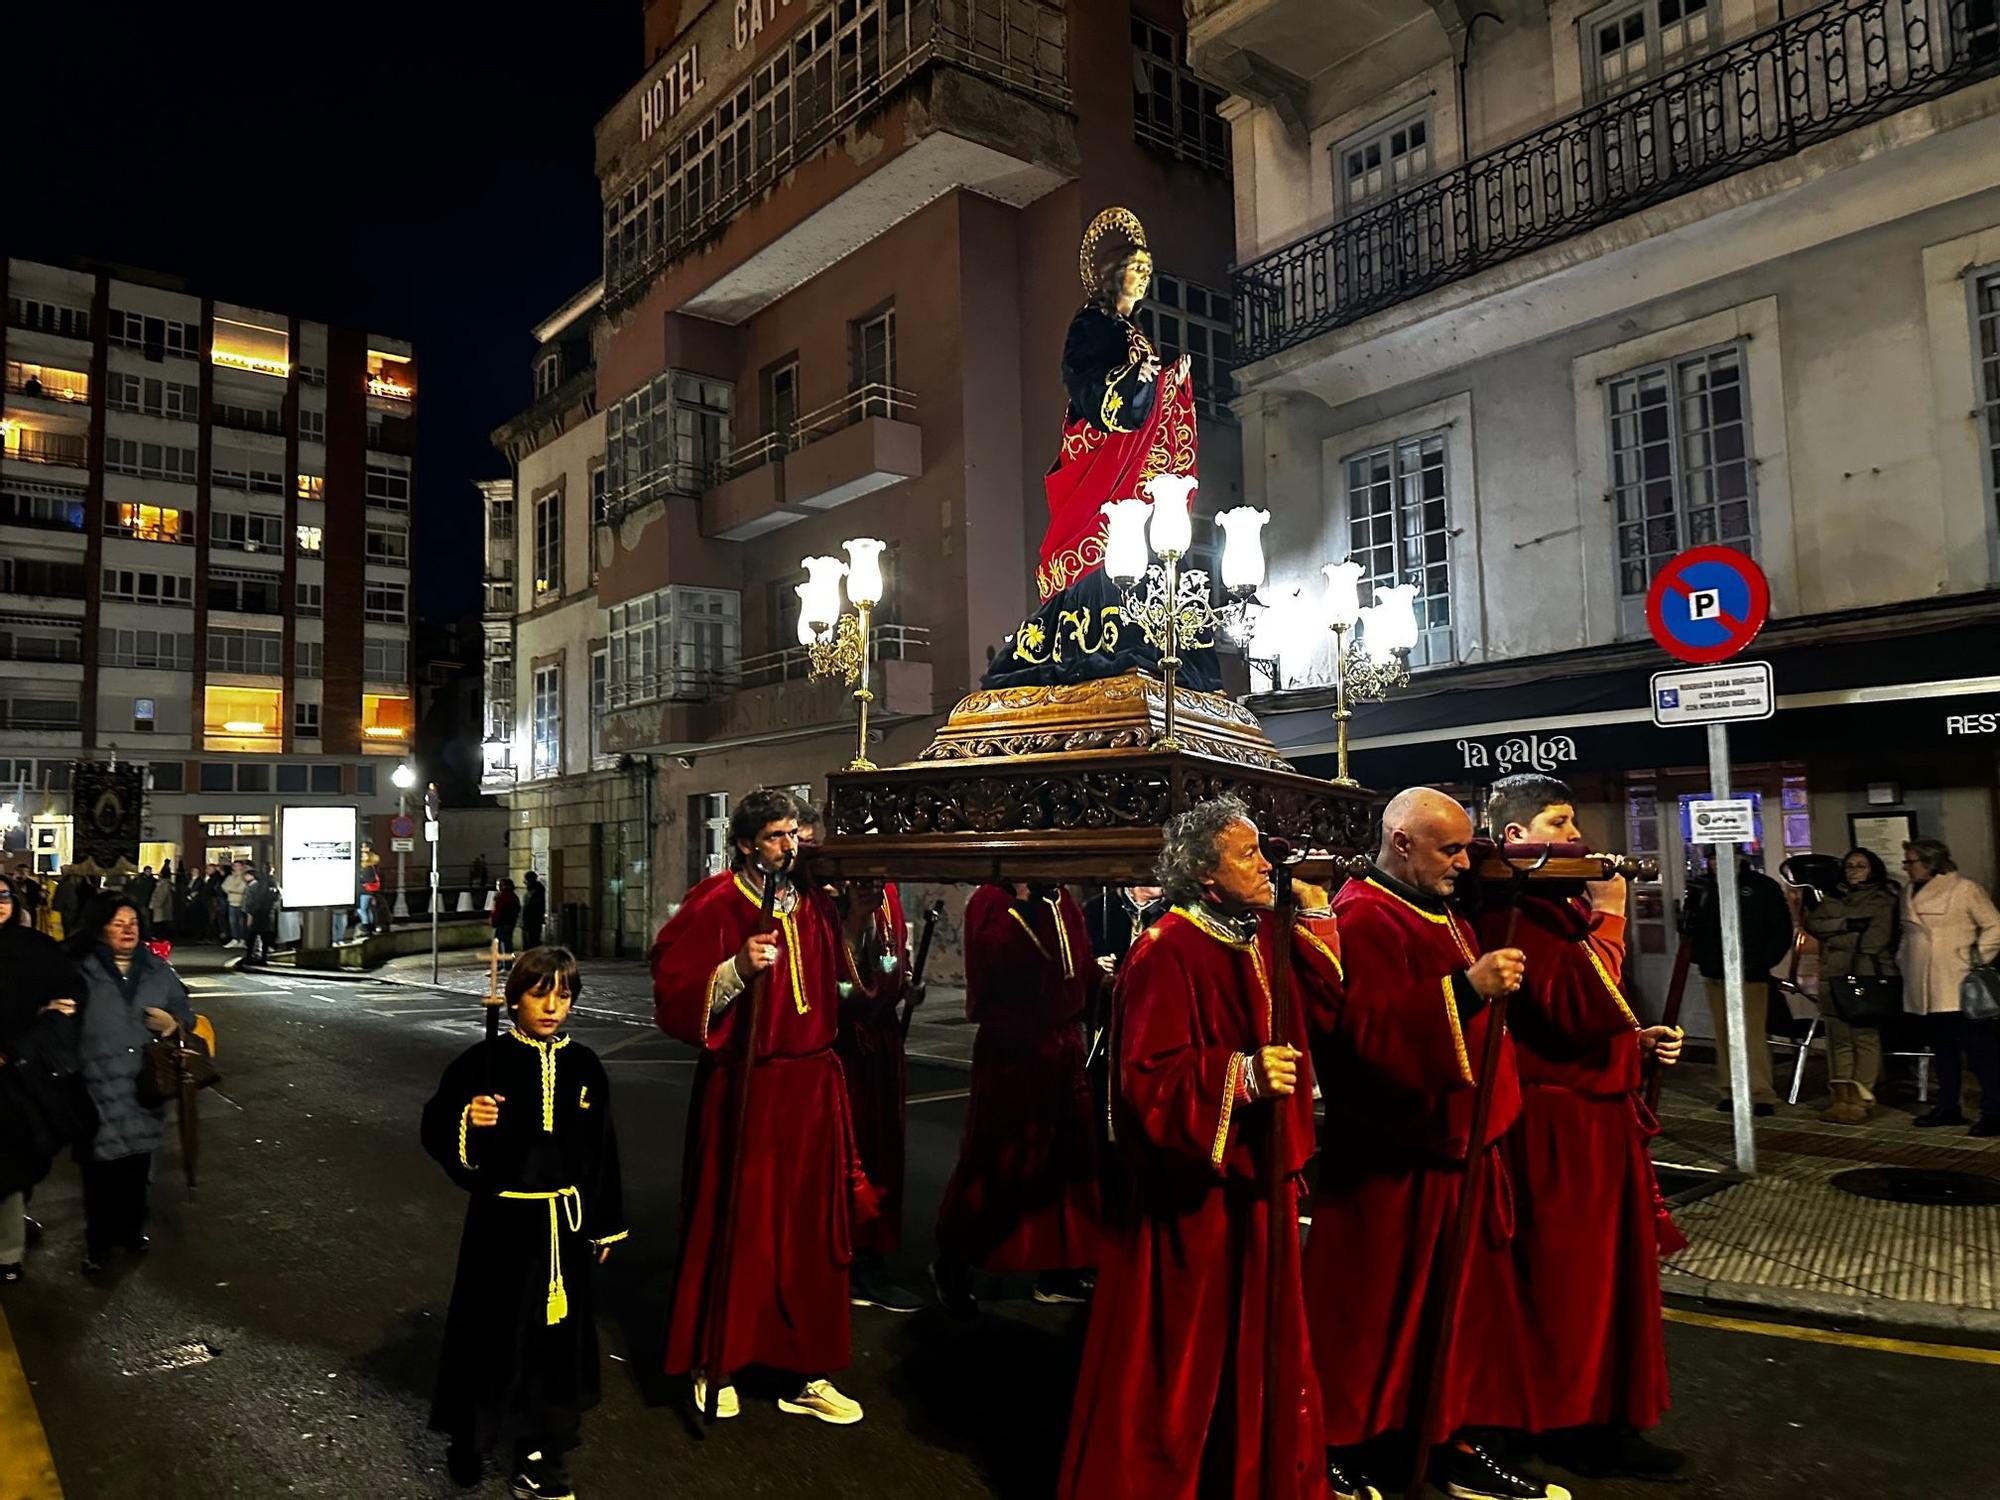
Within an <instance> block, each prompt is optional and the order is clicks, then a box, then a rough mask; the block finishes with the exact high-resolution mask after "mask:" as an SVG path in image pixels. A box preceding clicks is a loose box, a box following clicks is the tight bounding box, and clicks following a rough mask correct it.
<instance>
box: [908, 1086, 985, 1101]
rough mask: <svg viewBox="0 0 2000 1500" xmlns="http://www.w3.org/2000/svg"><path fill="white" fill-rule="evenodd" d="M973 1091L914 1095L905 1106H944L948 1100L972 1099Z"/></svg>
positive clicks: (948, 1090) (940, 1091) (946, 1090)
mask: <svg viewBox="0 0 2000 1500" xmlns="http://www.w3.org/2000/svg"><path fill="white" fill-rule="evenodd" d="M971 1097H972V1090H971V1089H941V1090H939V1091H938V1092H937V1093H935V1094H912V1095H910V1097H909V1098H907V1099H905V1100H904V1101H903V1102H904V1103H905V1104H942V1103H943V1102H944V1101H945V1100H947V1099H970V1098H971Z"/></svg>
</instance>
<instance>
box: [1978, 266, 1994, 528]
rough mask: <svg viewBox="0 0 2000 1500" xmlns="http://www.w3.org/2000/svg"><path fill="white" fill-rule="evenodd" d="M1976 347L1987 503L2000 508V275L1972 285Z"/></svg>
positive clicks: (1991, 276) (1988, 277)
mask: <svg viewBox="0 0 2000 1500" xmlns="http://www.w3.org/2000/svg"><path fill="white" fill-rule="evenodd" d="M1972 306H1973V322H1974V325H1975V326H1974V329H1973V339H1972V347H1973V350H1974V354H1975V357H1976V358H1977V359H1978V361H1979V391H1978V396H1977V400H1978V403H1979V411H1980V415H1981V417H1982V418H1983V419H1984V423H1985V429H1986V444H1985V446H1986V501H1987V504H1988V505H2000V271H1989V272H1987V273H1986V274H1985V275H1983V276H1980V277H1978V278H1976V279H1975V280H1974V282H1973V284H1972Z"/></svg>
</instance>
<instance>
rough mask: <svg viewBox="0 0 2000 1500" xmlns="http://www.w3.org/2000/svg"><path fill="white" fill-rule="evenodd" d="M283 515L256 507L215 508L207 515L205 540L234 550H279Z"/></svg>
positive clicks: (283, 520) (282, 543)
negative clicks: (233, 510)
mask: <svg viewBox="0 0 2000 1500" xmlns="http://www.w3.org/2000/svg"><path fill="white" fill-rule="evenodd" d="M284 537H285V519H284V517H283V516H271V515H264V514H262V513H261V512H258V511H242V512H231V511H217V512H216V513H215V514H214V515H212V516H210V517H209V518H208V540H209V542H210V543H211V544H212V545H214V546H217V547H227V548H229V549H230V550H231V551H235V552H278V551H281V550H282V549H283V547H284Z"/></svg>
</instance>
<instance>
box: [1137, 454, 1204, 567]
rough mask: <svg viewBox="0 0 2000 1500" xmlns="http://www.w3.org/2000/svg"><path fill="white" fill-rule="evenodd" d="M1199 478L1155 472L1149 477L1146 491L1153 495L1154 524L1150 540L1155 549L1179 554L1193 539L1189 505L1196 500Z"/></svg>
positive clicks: (1163, 552) (1177, 555) (1192, 524)
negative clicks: (1197, 479) (1195, 493)
mask: <svg viewBox="0 0 2000 1500" xmlns="http://www.w3.org/2000/svg"><path fill="white" fill-rule="evenodd" d="M1196 484H1197V481H1196V479H1195V478H1194V476H1193V475H1191V474H1155V475H1154V476H1153V477H1152V478H1151V479H1149V480H1147V481H1146V493H1147V494H1148V495H1151V496H1152V497H1153V524H1152V528H1151V531H1150V535H1149V540H1150V541H1151V542H1152V544H1153V550H1154V551H1155V552H1157V553H1158V554H1159V555H1160V556H1162V557H1165V556H1166V555H1167V554H1168V553H1172V554H1173V555H1174V556H1176V557H1179V556H1181V555H1182V554H1183V553H1185V552H1186V551H1187V549H1188V547H1189V545H1190V544H1191V543H1192V542H1193V541H1194V523H1193V522H1192V521H1191V520H1189V519H1188V506H1189V505H1190V504H1191V503H1192V502H1193V500H1194V492H1195V487H1196Z"/></svg>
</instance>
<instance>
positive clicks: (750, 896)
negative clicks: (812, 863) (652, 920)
mask: <svg viewBox="0 0 2000 1500" xmlns="http://www.w3.org/2000/svg"><path fill="white" fill-rule="evenodd" d="M736 889H737V890H738V891H740V892H741V893H742V895H743V899H744V900H746V901H748V902H749V903H750V904H751V905H752V906H754V907H756V908H757V910H758V911H759V912H760V913H761V912H762V911H763V910H764V893H763V892H762V891H760V890H758V889H757V888H756V887H755V886H754V885H752V884H751V883H750V882H749V880H747V879H746V878H745V877H744V874H743V872H742V871H741V870H738V871H737V872H736ZM783 895H784V892H783V891H782V890H781V891H780V892H779V897H780V899H782V898H783ZM771 914H772V915H773V916H775V917H776V918H777V919H778V930H779V932H780V933H781V934H782V935H783V937H784V940H785V958H786V960H787V969H788V971H789V972H790V974H791V977H792V1004H793V1005H794V1006H796V1007H797V1008H798V1012H799V1014H800V1015H802V1016H803V1015H806V1014H808V1013H809V1012H810V1011H811V1010H812V1002H811V1001H810V1000H809V999H807V998H806V970H805V961H804V960H803V959H802V958H801V957H800V956H799V929H798V924H797V923H796V922H795V921H794V920H793V916H792V913H791V912H789V911H782V910H778V909H777V908H775V907H774V908H773V909H772V913H771ZM714 998H715V982H714V981H713V980H710V981H709V999H710V1000H713V999H714ZM701 1027H702V1031H701V1034H702V1037H703V1039H704V1040H706V1039H707V1036H708V1022H707V1020H706V1019H704V1020H703V1021H702V1023H701Z"/></svg>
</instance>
